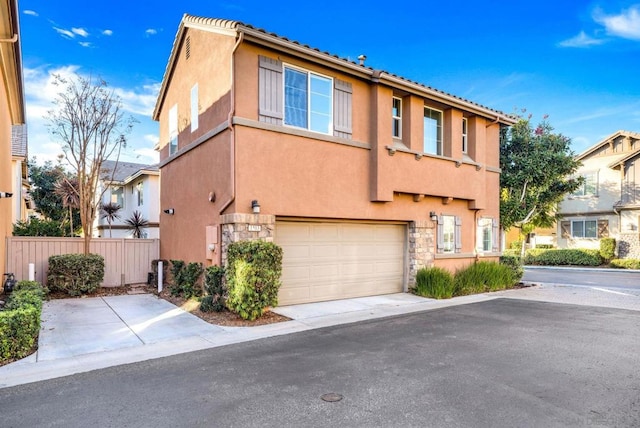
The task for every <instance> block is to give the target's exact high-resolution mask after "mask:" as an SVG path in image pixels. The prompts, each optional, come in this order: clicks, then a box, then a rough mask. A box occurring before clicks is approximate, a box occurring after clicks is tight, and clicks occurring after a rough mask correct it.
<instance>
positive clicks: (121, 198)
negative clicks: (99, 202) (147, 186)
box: [109, 186, 125, 209]
mask: <svg viewBox="0 0 640 428" xmlns="http://www.w3.org/2000/svg"><path fill="white" fill-rule="evenodd" d="M118 190H120V202H118V195H117V193H116V192H117V191H118ZM110 193H111V194H110V198H109V200H110V202H111V203H112V204H118V205H120V208H122V209H124V208H125V206H124V200H125V198H124V187H123V186H111V190H110ZM114 197H115V200H114Z"/></svg>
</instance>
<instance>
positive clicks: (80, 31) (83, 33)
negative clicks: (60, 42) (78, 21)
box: [71, 27, 89, 37]
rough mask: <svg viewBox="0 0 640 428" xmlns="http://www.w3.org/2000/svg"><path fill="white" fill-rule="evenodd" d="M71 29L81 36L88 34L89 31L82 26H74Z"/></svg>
mask: <svg viewBox="0 0 640 428" xmlns="http://www.w3.org/2000/svg"><path fill="white" fill-rule="evenodd" d="M71 31H72V32H73V34H77V35H78V36H82V37H87V36H89V33H88V32H87V30H85V29H84V28H75V27H74V28H72V29H71Z"/></svg>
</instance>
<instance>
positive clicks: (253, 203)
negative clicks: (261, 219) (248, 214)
mask: <svg viewBox="0 0 640 428" xmlns="http://www.w3.org/2000/svg"><path fill="white" fill-rule="evenodd" d="M251 211H253V213H254V214H260V204H259V203H258V200H257V199H254V200H253V201H251Z"/></svg>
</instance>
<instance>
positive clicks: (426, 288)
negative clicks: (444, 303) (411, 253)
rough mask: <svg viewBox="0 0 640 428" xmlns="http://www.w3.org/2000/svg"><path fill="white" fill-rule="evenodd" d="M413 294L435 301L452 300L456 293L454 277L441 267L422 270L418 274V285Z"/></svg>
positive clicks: (413, 289)
mask: <svg viewBox="0 0 640 428" xmlns="http://www.w3.org/2000/svg"><path fill="white" fill-rule="evenodd" d="M411 292H412V293H414V294H416V295H418V296H422V297H431V298H433V299H450V298H451V297H453V292H454V286H453V275H452V274H451V272H449V271H448V270H446V269H443V268H439V267H430V268H422V269H420V270H419V271H418V273H417V274H416V285H415V287H413V288H412V289H411Z"/></svg>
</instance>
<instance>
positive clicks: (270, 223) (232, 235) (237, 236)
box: [221, 213, 276, 265]
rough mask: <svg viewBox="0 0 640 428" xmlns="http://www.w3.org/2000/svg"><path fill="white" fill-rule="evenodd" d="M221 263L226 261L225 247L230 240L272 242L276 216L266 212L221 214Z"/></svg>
mask: <svg viewBox="0 0 640 428" xmlns="http://www.w3.org/2000/svg"><path fill="white" fill-rule="evenodd" d="M221 222H222V264H223V265H224V264H225V263H226V261H227V248H228V247H229V244H231V243H232V242H238V241H257V240H261V241H267V242H273V233H274V231H275V225H276V216H274V215H266V214H242V213H233V214H224V215H223V216H222V221H221Z"/></svg>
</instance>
